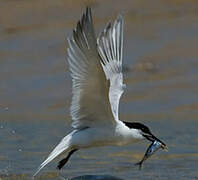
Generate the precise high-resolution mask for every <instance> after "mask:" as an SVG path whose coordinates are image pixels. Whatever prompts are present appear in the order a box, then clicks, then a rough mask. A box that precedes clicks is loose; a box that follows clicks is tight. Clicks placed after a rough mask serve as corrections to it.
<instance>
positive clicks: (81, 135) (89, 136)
mask: <svg viewBox="0 0 198 180" xmlns="http://www.w3.org/2000/svg"><path fill="white" fill-rule="evenodd" d="M142 139H143V138H142V136H141V135H140V133H139V132H138V130H136V129H129V128H128V127H127V126H125V125H124V123H122V122H121V121H119V122H118V123H116V125H115V126H114V125H110V126H101V127H100V126H98V127H90V128H84V129H82V130H74V131H72V132H71V133H70V134H68V135H67V136H65V137H64V138H63V139H62V140H61V142H60V143H59V144H58V145H57V146H56V147H55V149H54V150H53V151H52V152H51V153H50V155H49V156H48V158H47V159H46V160H45V161H44V162H43V163H42V164H41V165H40V166H39V168H38V170H37V172H36V173H35V174H34V176H36V175H37V174H38V173H39V171H40V170H41V169H42V168H43V167H44V166H46V165H47V164H48V163H49V162H51V161H52V160H53V159H55V158H56V157H58V156H59V155H61V154H63V153H67V152H68V151H70V150H72V149H84V148H91V147H99V146H109V145H111V146H114V145H118V146H120V145H126V144H131V143H135V142H138V141H140V140H142Z"/></svg>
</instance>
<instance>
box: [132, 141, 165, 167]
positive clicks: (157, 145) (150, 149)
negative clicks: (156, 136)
mask: <svg viewBox="0 0 198 180" xmlns="http://www.w3.org/2000/svg"><path fill="white" fill-rule="evenodd" d="M160 148H162V149H164V150H167V149H168V148H167V146H164V145H163V144H162V143H161V142H159V141H153V143H152V144H150V146H149V147H148V149H147V150H146V153H145V154H144V157H143V159H142V160H141V161H140V162H138V163H136V164H135V165H138V166H139V169H141V168H142V164H143V162H144V161H146V160H147V159H148V158H149V157H150V156H152V155H153V154H154V153H155V152H156V151H157V150H159V149H160Z"/></svg>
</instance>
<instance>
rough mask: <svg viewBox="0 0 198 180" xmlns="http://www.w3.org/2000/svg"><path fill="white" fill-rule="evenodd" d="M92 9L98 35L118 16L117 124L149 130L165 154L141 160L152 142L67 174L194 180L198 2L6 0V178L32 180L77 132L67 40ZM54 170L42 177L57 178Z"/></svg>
mask: <svg viewBox="0 0 198 180" xmlns="http://www.w3.org/2000/svg"><path fill="white" fill-rule="evenodd" d="M86 6H90V7H92V13H93V19H94V23H95V28H96V32H97V33H99V32H100V31H101V30H102V29H103V28H104V27H105V25H106V23H107V22H109V21H113V20H114V19H115V18H116V17H117V15H118V14H120V13H122V15H123V16H124V19H125V26H124V59H123V63H124V78H125V84H126V85H127V88H126V91H125V93H124V94H123V96H122V99H121V103H120V119H121V120H125V121H138V122H142V123H144V124H146V125H148V126H149V127H150V128H151V129H152V131H153V132H154V134H155V135H156V136H157V137H159V138H160V139H162V140H163V141H164V142H165V143H166V144H167V145H168V146H169V152H168V153H166V152H163V151H159V152H157V153H156V154H155V155H154V156H153V157H152V158H151V159H149V160H148V161H147V162H146V163H145V165H144V168H143V170H141V171H139V170H138V168H137V167H135V166H134V163H136V162H138V161H139V160H140V159H141V158H142V157H143V154H144V152H145V150H146V148H147V147H148V145H149V144H148V143H147V142H145V143H142V144H140V145H138V144H137V145H129V146H124V147H105V148H97V149H96V148H93V149H89V150H84V151H79V152H78V153H76V154H75V155H74V156H73V157H72V158H71V161H70V162H69V163H68V164H67V165H66V166H65V167H64V169H63V171H62V172H61V176H62V177H65V178H71V177H75V176H79V175H83V174H102V175H105V174H109V175H113V176H116V177H120V178H123V179H163V180H165V179H180V180H184V179H185V180H189V179H197V178H198V166H197V162H198V133H197V132H198V131H197V127H198V48H197V46H198V1H197V0H166V1H163V0H149V1H147V0H118V1H114V0H107V1H104V0H103V1H99V0H56V1H54V0H37V1H33V0H28V1H27V0H0V178H1V179H3V180H4V179H5V180H6V179H9V180H10V179H11V180H12V179H30V177H31V176H32V174H33V173H34V172H35V170H36V169H37V167H38V166H39V164H40V163H41V162H42V161H43V160H44V159H45V158H46V157H47V156H48V154H49V152H50V151H51V150H52V149H53V148H54V147H55V146H56V144H57V143H58V142H59V141H60V140H61V138H62V137H64V136H65V135H66V134H67V133H69V132H70V131H71V127H70V122H71V120H70V117H69V106H70V102H71V78H70V75H69V71H68V63H67V61H66V49H67V46H68V44H67V42H66V38H67V37H69V36H70V35H71V33H72V29H74V28H75V26H76V23H77V21H78V20H79V18H80V16H81V15H82V12H83V11H84V10H85V8H86ZM56 165H57V162H52V163H50V164H49V165H48V166H47V167H46V168H45V169H44V170H43V171H42V172H41V173H40V176H38V178H37V179H51V180H52V179H53V180H55V179H58V178H59V177H60V174H58V173H57V171H56Z"/></svg>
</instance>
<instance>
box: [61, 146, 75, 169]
mask: <svg viewBox="0 0 198 180" xmlns="http://www.w3.org/2000/svg"><path fill="white" fill-rule="evenodd" d="M77 150H78V149H73V150H71V151H70V152H69V154H68V155H67V157H66V158H64V159H62V160H61V161H59V163H58V166H57V169H59V170H60V169H61V168H62V167H63V166H64V165H65V164H66V163H67V161H68V160H69V158H70V156H71V155H72V154H73V153H74V152H76V151H77Z"/></svg>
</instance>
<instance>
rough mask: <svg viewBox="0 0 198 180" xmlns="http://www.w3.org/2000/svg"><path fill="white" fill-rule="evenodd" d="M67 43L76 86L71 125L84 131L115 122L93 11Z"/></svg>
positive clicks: (85, 16)
mask: <svg viewBox="0 0 198 180" xmlns="http://www.w3.org/2000/svg"><path fill="white" fill-rule="evenodd" d="M68 41H69V48H68V61H69V67H70V71H71V76H72V83H73V86H72V93H73V97H72V104H71V117H72V120H73V123H72V126H73V127H74V128H83V127H93V126H98V125H100V124H101V125H104V124H106V123H114V118H113V114H112V111H111V106H110V102H109V98H108V93H109V83H108V81H107V79H106V78H105V74H104V71H103V69H102V66H101V64H100V61H101V58H100V56H99V54H98V50H97V43H96V38H95V33H94V29H93V22H92V16H91V9H90V8H87V11H86V14H83V16H82V19H81V21H79V22H78V25H77V28H76V30H74V32H73V36H72V37H71V38H70V39H69V40H68Z"/></svg>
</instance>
